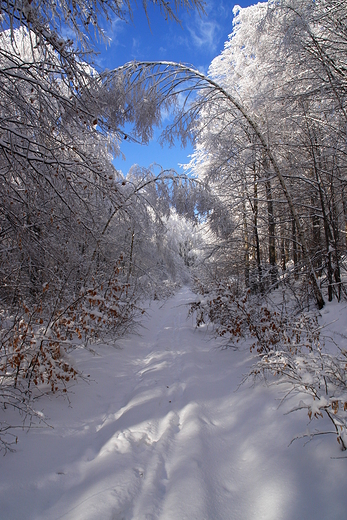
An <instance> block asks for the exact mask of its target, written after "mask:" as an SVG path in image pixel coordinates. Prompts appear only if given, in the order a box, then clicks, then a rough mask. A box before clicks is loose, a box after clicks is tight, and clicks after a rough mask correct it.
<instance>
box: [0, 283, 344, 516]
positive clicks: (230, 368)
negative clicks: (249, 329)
mask: <svg viewBox="0 0 347 520" xmlns="http://www.w3.org/2000/svg"><path fill="white" fill-rule="evenodd" d="M193 299H194V295H193V294H192V293H191V291H190V290H189V289H188V288H183V289H181V290H180V291H179V292H178V293H177V294H176V295H175V296H174V297H173V298H171V299H170V300H168V301H167V302H166V303H165V304H164V305H163V304H162V303H154V304H152V306H151V308H150V309H149V312H148V314H149V316H148V317H147V318H146V321H145V322H144V328H143V329H142V330H141V335H139V336H135V335H134V336H131V337H128V338H127V339H124V340H122V341H121V342H120V344H121V346H122V348H121V349H113V348H110V347H109V346H108V347H107V346H102V347H100V348H99V347H98V355H95V356H91V354H90V353H89V352H88V351H80V352H78V353H77V357H78V359H77V361H78V366H79V367H80V368H81V369H82V370H83V372H84V373H85V374H90V383H89V384H88V383H87V382H85V381H79V383H78V384H76V385H75V386H74V387H73V388H72V390H71V394H70V403H71V404H70V406H69V405H68V403H67V402H66V401H64V400H62V399H61V398H55V397H53V398H52V397H51V398H50V399H48V398H43V399H41V400H39V401H38V403H37V406H38V409H40V410H42V411H43V413H44V414H45V415H46V416H47V417H48V422H49V423H50V424H51V425H52V426H53V428H40V429H32V430H31V431H29V432H28V433H26V432H20V433H19V443H18V448H17V451H16V452H15V453H8V454H7V455H6V456H5V457H3V458H2V459H1V460H0V465H1V479H0V518H1V520H22V519H26V520H53V519H54V520H58V519H59V520H60V519H64V520H99V519H102V520H104V519H105V520H130V519H136V520H142V519H143V520H156V519H160V520H183V519H187V520H229V519H230V520H243V519H246V520H248V519H249V520H253V519H254V520H255V519H256V520H261V519H264V520H296V519H300V520H304V519H314V520H326V519H330V520H335V519H336V520H337V519H338V518H339V519H341V518H345V516H346V509H347V508H346V506H347V500H346V493H345V484H346V477H347V465H346V460H341V459H332V458H331V457H334V456H338V455H339V453H340V452H339V451H338V450H337V448H336V445H335V442H334V439H333V438H331V437H330V436H322V437H319V438H316V439H315V440H313V441H312V442H310V443H309V444H307V445H306V446H304V442H303V441H301V440H297V441H296V442H294V443H293V444H292V445H291V446H290V447H288V444H289V443H290V441H291V440H292V438H293V437H294V436H295V434H297V433H299V432H300V431H303V430H305V428H306V423H307V418H306V414H305V412H302V413H301V412H300V413H297V414H289V415H284V411H285V409H284V408H282V407H280V408H278V401H276V399H278V397H280V395H279V389H278V387H277V386H270V387H266V386H265V385H257V386H255V387H251V386H250V385H249V384H244V385H242V386H241V387H240V388H238V387H239V384H240V382H241V380H242V378H243V375H244V374H246V373H247V371H248V369H249V365H250V363H251V356H250V353H249V350H248V349H247V348H243V347H242V346H241V347H240V349H238V350H235V351H233V350H231V349H228V350H222V349H221V348H219V345H218V342H216V341H215V340H213V339H211V337H210V336H209V335H208V334H207V333H206V330H204V329H195V327H194V323H193V321H192V319H191V318H190V319H187V306H186V304H187V303H188V302H189V301H192V300H193Z"/></svg>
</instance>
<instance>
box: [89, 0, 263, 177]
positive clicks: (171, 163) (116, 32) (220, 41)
mask: <svg viewBox="0 0 347 520" xmlns="http://www.w3.org/2000/svg"><path fill="white" fill-rule="evenodd" d="M138 3H139V5H141V2H138ZM253 3H254V2H251V1H249V0H248V1H247V0H243V1H239V2H236V3H235V2H233V1H232V0H231V1H230V2H228V1H227V0H220V1H218V0H212V1H209V0H207V2H206V4H207V5H206V15H205V16H201V17H200V16H199V15H198V14H197V13H196V12H190V13H187V12H184V11H181V12H180V13H179V18H180V19H181V21H182V25H181V26H180V25H178V24H177V23H175V22H173V21H170V22H166V21H165V19H164V17H162V16H161V15H160V12H159V9H158V8H154V7H153V6H150V7H149V10H148V13H149V18H150V24H151V26H150V27H149V26H148V22H147V19H146V15H145V13H144V11H143V9H141V8H140V7H139V8H137V9H135V10H134V16H133V21H132V22H129V23H126V22H124V21H121V20H119V19H117V20H115V21H114V22H113V23H112V27H110V26H109V27H107V30H106V33H107V35H108V36H109V37H110V38H111V43H110V45H109V46H108V47H107V49H106V50H105V47H104V46H103V45H100V46H99V47H98V49H99V52H100V54H99V56H98V58H97V62H98V65H99V66H100V68H102V69H105V68H109V69H113V68H116V67H118V66H120V65H123V64H124V63H126V62H128V61H131V60H138V61H145V60H151V61H152V60H153V61H154V60H155V61H158V60H167V61H177V62H182V63H187V64H189V65H193V66H194V67H195V68H197V69H199V70H201V71H203V72H204V73H206V72H207V70H208V67H209V65H210V63H211V61H212V60H213V58H214V57H215V56H217V55H218V54H219V53H220V52H221V51H222V50H223V47H224V42H225V41H226V40H227V38H228V35H229V34H230V33H231V31H232V20H233V14H232V10H233V8H234V6H235V5H240V6H241V7H246V6H248V5H251V4H253ZM159 135H160V129H158V130H156V132H155V137H154V139H153V140H152V141H151V142H150V144H149V145H148V146H141V145H137V144H133V143H128V142H123V143H122V148H121V149H122V152H123V154H124V155H125V157H126V160H123V159H122V158H121V157H118V158H116V159H115V160H114V165H115V166H116V168H117V169H119V170H122V171H123V173H124V174H126V173H127V172H128V170H129V168H130V167H131V165H132V164H135V163H137V164H139V165H140V166H145V167H148V166H150V165H151V164H152V163H158V164H160V165H161V166H162V167H163V168H164V169H166V168H174V169H176V170H177V171H179V170H180V168H179V166H178V164H180V163H186V162H188V155H189V154H190V153H191V152H192V148H191V147H189V146H188V147H187V148H182V147H181V145H180V143H177V145H176V146H175V147H173V148H169V147H164V148H162V147H161V146H160V145H159V143H158V142H157V138H158V137H159Z"/></svg>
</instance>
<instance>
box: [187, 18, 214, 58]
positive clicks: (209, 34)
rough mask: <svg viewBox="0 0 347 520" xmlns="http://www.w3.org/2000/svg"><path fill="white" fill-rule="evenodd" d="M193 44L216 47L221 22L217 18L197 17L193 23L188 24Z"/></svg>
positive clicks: (199, 46)
mask: <svg viewBox="0 0 347 520" xmlns="http://www.w3.org/2000/svg"><path fill="white" fill-rule="evenodd" d="M187 29H188V31H189V33H190V36H191V39H192V42H193V45H194V46H195V47H198V48H201V47H209V48H210V49H212V50H215V49H216V46H217V43H218V40H219V38H218V32H219V24H218V23H217V22H216V21H215V20H207V19H203V18H200V17H195V20H194V22H193V23H191V24H188V25H187Z"/></svg>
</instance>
